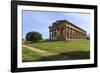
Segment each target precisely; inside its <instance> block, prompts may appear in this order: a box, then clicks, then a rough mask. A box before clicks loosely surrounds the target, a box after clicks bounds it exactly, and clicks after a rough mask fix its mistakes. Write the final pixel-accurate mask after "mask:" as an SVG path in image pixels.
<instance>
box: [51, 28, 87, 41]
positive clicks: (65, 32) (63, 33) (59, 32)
mask: <svg viewBox="0 0 100 73" xmlns="http://www.w3.org/2000/svg"><path fill="white" fill-rule="evenodd" d="M50 39H51V40H60V39H62V40H63V39H65V40H68V39H86V34H85V33H82V32H79V31H76V30H74V29H71V28H65V29H56V30H53V31H50Z"/></svg>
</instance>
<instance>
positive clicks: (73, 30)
mask: <svg viewBox="0 0 100 73" xmlns="http://www.w3.org/2000/svg"><path fill="white" fill-rule="evenodd" d="M73 39H75V30H73Z"/></svg>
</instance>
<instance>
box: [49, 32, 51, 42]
mask: <svg viewBox="0 0 100 73" xmlns="http://www.w3.org/2000/svg"><path fill="white" fill-rule="evenodd" d="M49 33H50V34H49V38H50V40H51V31H49Z"/></svg>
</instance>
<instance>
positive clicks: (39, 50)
mask: <svg viewBox="0 0 100 73" xmlns="http://www.w3.org/2000/svg"><path fill="white" fill-rule="evenodd" d="M23 47H26V48H28V49H30V50H32V51H35V52H38V53H41V55H43V56H49V55H54V53H50V52H48V51H45V50H41V49H38V48H34V47H30V46H27V45H23Z"/></svg>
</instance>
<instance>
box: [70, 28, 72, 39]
mask: <svg viewBox="0 0 100 73" xmlns="http://www.w3.org/2000/svg"><path fill="white" fill-rule="evenodd" d="M70 39H72V29H70Z"/></svg>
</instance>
